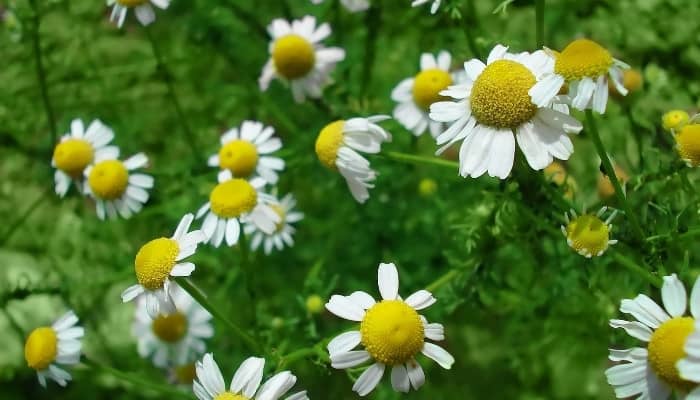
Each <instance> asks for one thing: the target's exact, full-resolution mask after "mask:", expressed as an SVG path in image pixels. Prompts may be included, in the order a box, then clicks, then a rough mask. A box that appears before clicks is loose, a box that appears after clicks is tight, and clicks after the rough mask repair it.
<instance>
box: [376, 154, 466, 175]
mask: <svg viewBox="0 0 700 400" xmlns="http://www.w3.org/2000/svg"><path fill="white" fill-rule="evenodd" d="M384 156H385V157H386V158H390V159H392V160H395V161H400V162H404V163H408V164H428V165H437V166H439V167H445V168H451V169H457V170H459V163H458V162H456V161H450V160H443V159H441V158H436V157H425V156H417V155H413V154H406V153H399V152H396V151H387V152H386V153H384Z"/></svg>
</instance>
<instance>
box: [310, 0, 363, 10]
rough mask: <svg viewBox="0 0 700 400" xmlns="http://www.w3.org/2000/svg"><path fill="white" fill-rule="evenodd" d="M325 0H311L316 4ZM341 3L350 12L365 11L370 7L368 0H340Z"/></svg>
mask: <svg viewBox="0 0 700 400" xmlns="http://www.w3.org/2000/svg"><path fill="white" fill-rule="evenodd" d="M324 1H325V0H311V2H312V3H314V4H321V3H323V2H324ZM340 4H342V5H344V6H345V8H347V9H348V11H350V12H360V11H365V10H367V9H368V8H369V1H368V0H340Z"/></svg>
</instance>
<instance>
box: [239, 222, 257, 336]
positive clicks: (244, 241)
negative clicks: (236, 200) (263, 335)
mask: <svg viewBox="0 0 700 400" xmlns="http://www.w3.org/2000/svg"><path fill="white" fill-rule="evenodd" d="M238 249H239V250H240V252H241V272H242V275H243V282H244V283H245V288H246V292H247V293H248V298H249V299H250V307H248V308H249V309H250V310H251V312H252V315H251V318H250V319H251V320H252V321H253V326H254V327H255V329H254V331H255V332H258V331H259V330H258V328H259V325H258V313H257V310H256V309H255V305H256V304H257V296H256V293H255V289H254V285H253V270H252V269H251V263H250V247H249V246H248V237H247V236H246V234H245V232H243V227H241V234H240V236H239V238H238ZM256 337H257V335H256Z"/></svg>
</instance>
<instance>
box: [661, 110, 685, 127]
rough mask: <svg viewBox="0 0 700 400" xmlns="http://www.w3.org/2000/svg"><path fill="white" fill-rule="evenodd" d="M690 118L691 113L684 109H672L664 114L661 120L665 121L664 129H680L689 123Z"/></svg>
mask: <svg viewBox="0 0 700 400" xmlns="http://www.w3.org/2000/svg"><path fill="white" fill-rule="evenodd" d="M689 120H690V115H688V113H687V112H685V111H683V110H671V111H669V112H667V113H666V114H664V116H663V117H662V119H661V121H662V123H663V126H664V129H666V130H667V131H670V130H671V129H679V128H681V127H683V125H685V124H687V123H688V121H689Z"/></svg>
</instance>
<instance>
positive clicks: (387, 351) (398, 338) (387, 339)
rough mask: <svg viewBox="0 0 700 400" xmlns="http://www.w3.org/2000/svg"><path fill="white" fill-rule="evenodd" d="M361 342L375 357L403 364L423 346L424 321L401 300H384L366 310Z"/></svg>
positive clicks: (385, 362)
mask: <svg viewBox="0 0 700 400" xmlns="http://www.w3.org/2000/svg"><path fill="white" fill-rule="evenodd" d="M360 333H361V334H362V344H363V345H364V346H365V349H366V350H367V352H369V354H370V355H371V356H372V358H374V359H375V360H377V361H379V362H381V363H383V364H386V365H398V364H403V363H405V362H407V361H408V360H410V359H411V358H413V356H415V355H416V354H418V353H419V352H420V351H421V349H422V348H423V340H424V337H425V336H424V328H423V322H422V321H421V319H420V317H419V316H418V313H417V312H416V310H414V309H413V308H411V307H410V306H409V305H408V304H406V303H404V302H403V301H401V300H384V301H382V302H380V303H377V304H375V305H374V306H372V308H370V309H369V310H367V314H365V318H364V319H363V320H362V323H361V325H360Z"/></svg>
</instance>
